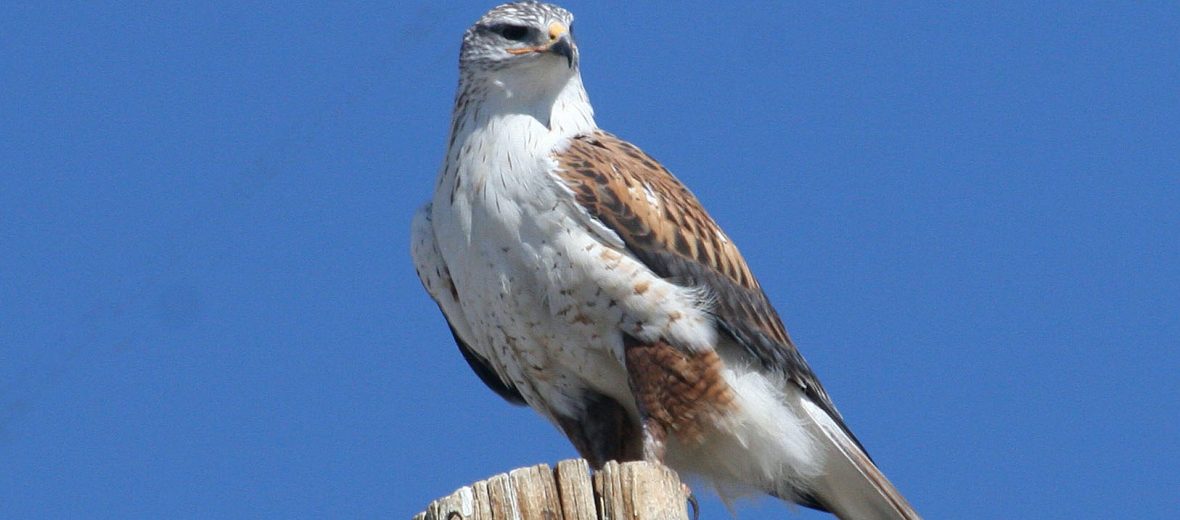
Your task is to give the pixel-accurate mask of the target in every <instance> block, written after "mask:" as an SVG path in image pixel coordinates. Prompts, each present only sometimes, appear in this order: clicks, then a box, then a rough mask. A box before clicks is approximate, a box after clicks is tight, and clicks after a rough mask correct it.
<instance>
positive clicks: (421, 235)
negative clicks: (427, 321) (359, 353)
mask: <svg viewBox="0 0 1180 520" xmlns="http://www.w3.org/2000/svg"><path fill="white" fill-rule="evenodd" d="M430 207H431V205H430V204H427V205H425V206H423V207H422V209H420V210H418V213H417V214H416V215H414V222H413V224H412V225H411V240H410V244H411V248H410V256H412V257H414V269H415V270H417V271H418V278H419V279H420V280H421V281H422V286H423V287H425V288H426V292H427V293H429V294H430V297H431V298H433V299H434V303H436V304H438V308H439V310H441V311H442V313H443V317H444V318H446V320H447V326H448V327H450V329H451V335H452V336H453V337H454V338H455V345H457V346H458V347H459V352H460V353H462V354H463V359H464V360H466V361H467V364H468V365H469V366H471V370H472V371H474V372H475V375H477V376H479V380H480V381H483V383H484V384H485V385H487V387H488V388H490V389H492V391H493V392H496V394H497V395H499V396H500V397H502V398H504V400H505V401H508V402H509V403H512V404H517V405H523V404H525V401H524V396H522V395H520V391H519V390H517V389H516V387H515V386H513V385H512V383H510V382H508V378H505V377H503V376H501V375H500V373H499V372H497V371H496V368H495V367H494V366H493V365H492V364H491V363H489V362H488V360H487V359H485V358H484V357H483V356H481V355H479V353H478V352H476V351H475V350H474V349H472V348H471V342H470V340H469V339H465V338H464V336H466V335H469V334H470V332H469V331H470V327H468V326H467V319H466V317H465V316H463V309H462V308H461V307H460V306H459V295H458V293H457V292H456V291H455V284H454V283H453V282H452V281H451V272H450V270H448V269H447V266H446V263H445V262H444V261H443V258H442V255H441V254H439V252H438V248H437V247H436V246H435V240H434V227H433V226H431V223H430Z"/></svg>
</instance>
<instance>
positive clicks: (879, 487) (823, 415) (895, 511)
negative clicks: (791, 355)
mask: <svg viewBox="0 0 1180 520" xmlns="http://www.w3.org/2000/svg"><path fill="white" fill-rule="evenodd" d="M800 405H801V406H800V408H802V409H803V410H804V411H805V412H806V413H807V415H808V416H809V417H810V418H811V419H812V421H811V424H812V426H813V428H814V430H815V432H814V433H815V436H816V440H817V441H819V442H820V444H822V445H823V447H824V449H825V451H826V453H825V455H826V457H825V461H824V471H823V475H822V476H821V477H819V478H817V479H816V480H815V482H814V483H813V484H812V485H813V488H814V493H815V497H816V499H818V500H819V501H821V502H822V503H823V505H824V506H826V507H828V508H829V509H831V510H832V513H833V514H835V515H836V516H838V517H840V518H841V519H844V520H870V519H871V520H877V519H879V520H920V519H921V517H920V516H918V513H917V512H916V511H914V509H913V507H910V504H909V502H907V501H906V499H905V497H903V496H901V493H900V492H898V491H897V488H895V487H893V484H891V483H890V482H889V479H887V478H885V475H884V474H882V473H881V470H879V469H877V466H876V465H875V464H873V462H872V461H871V460H869V456H868V455H867V454H865V452H864V451H862V450H861V449H860V447H859V446H857V444H856V442H855V441H853V440H852V439H851V438H849V437H848V434H846V433H844V430H843V429H842V428H840V426H839V425H838V424H837V423H836V421H835V420H833V419H832V418H831V417H830V416H829V415H828V414H827V412H825V411H824V410H823V409H822V408H820V407H818V406H816V405H815V404H814V403H812V402H811V401H810V400H809V399H808V398H806V397H801V399H800Z"/></svg>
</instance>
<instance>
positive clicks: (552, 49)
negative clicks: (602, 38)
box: [508, 22, 574, 69]
mask: <svg viewBox="0 0 1180 520" xmlns="http://www.w3.org/2000/svg"><path fill="white" fill-rule="evenodd" d="M508 52H509V53H510V54H528V53H530V52H535V53H538V54H540V53H546V52H548V53H551V54H556V55H558V56H562V57H564V58H565V63H566V65H567V66H568V67H570V68H571V69H572V68H573V67H574V44H573V42H572V41H571V40H570V33H569V29H568V28H566V26H565V25H563V24H561V23H558V22H553V23H551V24H549V43H546V44H543V45H538V46H536V47H522V48H519V49H508Z"/></svg>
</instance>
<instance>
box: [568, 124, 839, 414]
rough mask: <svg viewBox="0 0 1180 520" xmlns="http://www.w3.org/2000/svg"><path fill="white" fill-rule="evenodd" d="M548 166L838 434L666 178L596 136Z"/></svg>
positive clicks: (740, 271)
mask: <svg viewBox="0 0 1180 520" xmlns="http://www.w3.org/2000/svg"><path fill="white" fill-rule="evenodd" d="M556 159H557V160H558V162H559V165H560V171H559V172H558V177H560V179H561V180H562V181H564V183H565V184H566V186H567V187H568V188H569V189H570V191H571V192H572V193H573V195H574V198H575V199H576V200H577V202H578V203H579V204H580V205H581V206H582V207H583V208H585V209H586V211H587V212H588V213H589V214H590V216H592V217H593V218H595V219H597V220H598V221H599V222H601V223H602V224H603V225H605V226H606V227H608V228H610V229H611V230H612V231H614V232H615V233H616V234H617V235H618V236H619V238H621V239H622V240H623V242H624V244H625V245H626V246H627V249H628V250H629V251H630V252H631V254H633V255H634V256H635V257H636V258H638V259H639V260H640V261H642V262H643V263H644V264H646V265H647V267H648V268H649V269H651V270H652V272H654V273H656V274H658V275H659V276H661V277H663V278H666V279H669V280H672V281H673V282H674V283H677V284H680V285H684V286H692V287H705V288H707V289H708V290H709V291H711V293H712V294H713V296H714V297H715V303H714V305H713V309H712V313H713V315H714V317H715V319H716V321H717V323H718V325H719V326H720V327H721V329H722V330H723V331H724V332H725V333H728V334H729V335H730V336H732V337H733V338H734V339H735V340H736V341H737V342H738V344H740V345H742V347H744V348H745V350H746V351H747V352H748V353H749V354H750V355H751V356H753V357H754V358H755V359H757V360H758V362H760V363H761V364H762V366H764V367H765V368H767V369H770V370H777V371H781V372H783V373H785V374H786V375H787V376H788V377H789V378H790V379H791V380H793V381H794V382H796V383H797V384H798V385H799V386H801V387H802V388H803V389H804V391H805V392H806V393H807V394H808V395H809V396H810V397H811V398H812V400H813V401H815V402H816V404H818V405H819V406H821V407H822V408H824V409H825V411H827V412H828V413H829V414H830V415H831V416H832V417H833V418H834V419H835V420H836V421H837V422H838V423H840V425H841V426H843V419H842V418H841V417H840V413H839V412H838V411H836V407H835V406H834V405H833V404H832V401H831V398H829V397H828V394H827V392H825V391H824V389H823V387H822V386H821V385H820V383H819V380H818V379H817V378H816V376H815V374H814V373H813V372H812V370H811V368H810V367H809V366H808V365H807V361H806V360H804V359H803V357H802V356H801V355H800V354H799V351H798V349H796V348H795V345H794V343H792V342H791V338H790V336H788V335H787V331H786V329H785V328H784V327H783V323H782V320H781V319H780V318H779V316H778V312H776V311H775V310H774V307H772V306H771V305H770V302H769V301H768V300H767V298H766V294H765V293H764V292H763V291H762V288H761V287H760V286H759V285H758V281H757V280H755V279H754V276H753V274H751V273H750V268H749V267H748V266H747V265H746V261H745V260H744V259H743V258H742V255H741V253H740V252H738V249H737V247H736V246H735V245H734V244H733V242H731V241H730V240H729V238H728V237H727V236H726V235H725V233H724V232H722V231H721V228H720V227H718V226H717V223H716V222H714V221H713V219H712V218H711V217H710V216H709V214H708V213H707V212H705V209H704V208H703V207H701V204H700V202H699V201H698V200H697V198H696V197H695V196H693V194H692V193H691V192H690V191H688V188H686V187H685V186H684V185H683V184H681V183H680V181H679V180H677V179H676V178H675V177H673V176H672V173H671V172H669V171H668V170H667V169H665V168H664V167H663V166H660V164H659V163H658V162H656V161H655V160H654V159H652V158H651V157H650V156H648V155H647V154H645V153H643V151H642V150H640V149H639V148H636V147H635V146H634V145H632V144H630V143H628V142H626V141H623V140H622V139H619V138H618V137H615V136H614V135H611V134H609V133H606V132H603V131H595V132H593V133H590V134H585V135H580V136H578V137H575V138H574V139H573V140H572V143H571V144H570V147H569V149H568V150H566V151H565V152H563V153H561V154H558V155H557V157H556ZM845 430H846V431H847V428H845ZM848 434H849V436H852V433H851V432H849V433H848Z"/></svg>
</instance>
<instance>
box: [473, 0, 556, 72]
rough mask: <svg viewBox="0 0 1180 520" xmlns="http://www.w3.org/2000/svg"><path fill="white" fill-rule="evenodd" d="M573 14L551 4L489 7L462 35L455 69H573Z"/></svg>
mask: <svg viewBox="0 0 1180 520" xmlns="http://www.w3.org/2000/svg"><path fill="white" fill-rule="evenodd" d="M573 23H574V15H573V14H570V12H569V11H566V10H565V9H562V8H560V7H558V6H555V5H552V4H542V3H537V2H516V3H511V4H504V5H501V6H498V7H495V8H493V9H492V10H490V11H488V12H487V14H484V15H483V17H482V18H480V19H479V21H477V22H475V25H472V26H471V28H469V29H467V33H466V34H464V35H463V47H462V48H461V49H460V51H459V67H460V68H461V69H463V70H472V69H479V70H485V71H494V70H502V69H508V68H512V69H516V68H520V67H546V68H555V69H556V68H558V67H560V68H563V69H565V70H566V72H567V73H572V72H573V71H574V70H576V66H577V63H578V48H577V47H576V46H575V45H574V40H573V34H572V33H571V30H572V27H573Z"/></svg>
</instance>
